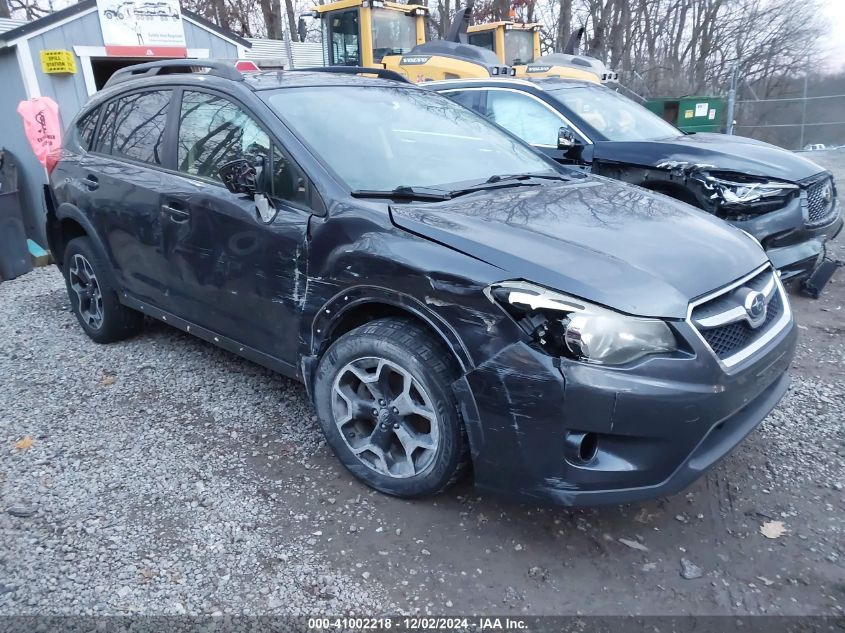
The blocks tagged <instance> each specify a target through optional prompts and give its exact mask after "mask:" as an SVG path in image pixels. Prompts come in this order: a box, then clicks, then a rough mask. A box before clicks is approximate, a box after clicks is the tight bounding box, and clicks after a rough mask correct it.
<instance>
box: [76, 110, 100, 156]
mask: <svg viewBox="0 0 845 633" xmlns="http://www.w3.org/2000/svg"><path fill="white" fill-rule="evenodd" d="M99 116H100V108H94V109H93V110H91V112H89V113H88V114H86V115H85V116H83V117H82V118H81V119H79V121H78V122H77V123H76V138H77V141H78V142H79V145H80V146H81V147H82V149H84V150H88V149H90V148H91V141H92V140H94V130H95V129H96V127H97V119H98V118H99Z"/></svg>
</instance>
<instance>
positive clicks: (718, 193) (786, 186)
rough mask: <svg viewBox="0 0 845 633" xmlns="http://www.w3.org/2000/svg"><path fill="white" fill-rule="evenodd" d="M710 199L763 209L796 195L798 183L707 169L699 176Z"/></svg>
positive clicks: (740, 206) (742, 207)
mask: <svg viewBox="0 0 845 633" xmlns="http://www.w3.org/2000/svg"><path fill="white" fill-rule="evenodd" d="M701 182H702V184H703V185H704V187H705V189H706V190H707V191H708V192H709V193H710V199H711V200H713V201H714V202H717V203H719V205H720V206H724V207H727V208H734V209H742V210H743V211H751V212H757V213H765V212H767V211H770V210H772V209H776V208H779V207H781V206H783V205H785V204H786V203H787V201H788V200H789V199H790V198H791V197H792V196H793V195H798V192H799V187H798V185H795V184H792V183H790V182H779V181H775V180H768V179H765V178H756V177H754V176H745V175H743V174H722V173H719V172H707V173H704V174H702V179H701Z"/></svg>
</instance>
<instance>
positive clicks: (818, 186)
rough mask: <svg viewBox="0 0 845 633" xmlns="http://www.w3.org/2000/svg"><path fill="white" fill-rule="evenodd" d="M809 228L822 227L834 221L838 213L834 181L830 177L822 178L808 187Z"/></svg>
mask: <svg viewBox="0 0 845 633" xmlns="http://www.w3.org/2000/svg"><path fill="white" fill-rule="evenodd" d="M805 195H806V198H805V200H806V205H807V226H808V227H814V226H821V225H823V224H827V223H828V222H829V221H830V220H832V219H833V214H834V213H835V212H836V204H835V197H834V189H833V180H832V179H831V178H830V177H827V178H822V179H821V180H818V181H816V182H814V183H813V184H811V185H810V186H809V187H807V190H806V194H805Z"/></svg>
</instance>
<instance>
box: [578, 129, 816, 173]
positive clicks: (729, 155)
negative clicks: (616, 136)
mask: <svg viewBox="0 0 845 633" xmlns="http://www.w3.org/2000/svg"><path fill="white" fill-rule="evenodd" d="M593 151H594V157H595V158H598V159H600V160H607V161H617V162H621V163H630V164H632V165H641V166H650V167H659V166H666V167H674V166H696V165H706V166H712V167H714V168H716V169H718V170H720V171H733V172H739V173H742V174H748V175H750V176H760V177H763V178H773V179H776V180H785V181H788V182H797V181H799V180H804V179H805V178H809V177H810V176H814V175H816V174H818V173H819V172H822V171H824V169H823V168H822V167H820V166H819V165H816V164H815V163H814V162H813V161H811V160H807V159H806V158H804V157H803V156H799V155H798V154H795V153H793V152H789V151H787V150H785V149H782V148H780V147H776V146H775V145H770V144H769V143H763V142H762V141H757V140H754V139H750V138H745V137H743V136H728V135H727V134H705V133H697V134H682V135H680V136H677V137H674V138H668V139H660V140H656V141H599V142H597V143H596V144H595V147H594V150H593Z"/></svg>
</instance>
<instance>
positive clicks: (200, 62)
mask: <svg viewBox="0 0 845 633" xmlns="http://www.w3.org/2000/svg"><path fill="white" fill-rule="evenodd" d="M192 68H208V74H209V75H214V76H215V77H223V78H224V79H231V80H233V81H243V79H244V77H243V75H242V74H241V73H240V71H238V70H236V69H235V67H234V65H233V64H232V63H231V62H221V61H218V60H214V59H168V60H162V61H158V62H145V63H143V64H135V65H134V66H127V67H126V68H121V69H120V70H118V71H117V72H116V73H114V74H113V75H112V76H111V77H110V78H109V80H108V81H107V82H106V85H105V86H104V88H109V87H111V86H115V85H117V84H119V83H123V82H124V81H130V80H132V79H143V78H145V77H154V76H155V75H160V74H161V75H165V74H170V73H173V72H177V73H178V72H188V73H189V72H192V70H191V69H192Z"/></svg>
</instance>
